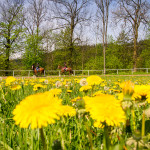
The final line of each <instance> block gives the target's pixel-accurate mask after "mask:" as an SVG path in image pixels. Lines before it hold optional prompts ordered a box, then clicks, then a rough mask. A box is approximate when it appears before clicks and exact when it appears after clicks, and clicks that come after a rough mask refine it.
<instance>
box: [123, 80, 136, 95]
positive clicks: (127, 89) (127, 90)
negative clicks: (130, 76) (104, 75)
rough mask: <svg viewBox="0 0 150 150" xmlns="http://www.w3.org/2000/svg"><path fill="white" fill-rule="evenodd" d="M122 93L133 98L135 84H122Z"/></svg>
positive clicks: (128, 82) (129, 82)
mask: <svg viewBox="0 0 150 150" xmlns="http://www.w3.org/2000/svg"><path fill="white" fill-rule="evenodd" d="M122 91H123V94H124V95H125V96H126V95H128V96H132V94H133V93H134V83H132V82H131V81H126V82H124V83H123V84H122Z"/></svg>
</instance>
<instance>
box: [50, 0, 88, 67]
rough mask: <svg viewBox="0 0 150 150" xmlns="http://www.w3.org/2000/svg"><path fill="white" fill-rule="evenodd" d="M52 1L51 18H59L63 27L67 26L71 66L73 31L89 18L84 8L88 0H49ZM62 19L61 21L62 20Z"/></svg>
mask: <svg viewBox="0 0 150 150" xmlns="http://www.w3.org/2000/svg"><path fill="white" fill-rule="evenodd" d="M49 1H52V2H53V3H54V8H53V12H54V16H53V17H52V18H54V19H57V20H61V23H62V26H63V27H69V30H70V33H69V47H68V48H69V51H70V59H69V63H70V65H71V67H72V65H73V64H72V58H73V52H74V46H73V44H74V41H75V38H74V31H75V28H76V26H77V25H79V24H81V23H83V22H85V21H87V20H88V19H89V15H88V11H87V10H86V8H87V6H88V4H89V0H63V1H62V0H49ZM62 20H63V21H62Z"/></svg>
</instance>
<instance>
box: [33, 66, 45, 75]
mask: <svg viewBox="0 0 150 150" xmlns="http://www.w3.org/2000/svg"><path fill="white" fill-rule="evenodd" d="M32 69H33V72H34V74H35V75H36V76H37V73H38V72H39V73H40V75H42V74H44V68H41V67H40V68H38V70H37V69H36V67H35V65H32Z"/></svg>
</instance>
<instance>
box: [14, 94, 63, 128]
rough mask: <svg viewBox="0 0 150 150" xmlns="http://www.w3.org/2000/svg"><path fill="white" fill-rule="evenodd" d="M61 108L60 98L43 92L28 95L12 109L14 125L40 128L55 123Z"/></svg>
mask: <svg viewBox="0 0 150 150" xmlns="http://www.w3.org/2000/svg"><path fill="white" fill-rule="evenodd" d="M60 109H61V100H59V99H58V97H53V96H52V95H49V96H47V95H46V94H45V93H39V94H35V95H30V96H28V97H26V98H25V99H24V100H22V101H21V102H20V104H18V105H17V106H16V108H15V109H14V110H13V114H14V117H13V119H14V120H15V124H16V125H20V127H21V128H27V127H28V126H29V125H30V124H31V128H32V129H34V128H41V127H42V126H47V125H48V124H52V123H55V119H59V116H58V115H57V114H58V113H59V111H60Z"/></svg>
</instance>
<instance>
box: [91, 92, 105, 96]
mask: <svg viewBox="0 0 150 150" xmlns="http://www.w3.org/2000/svg"><path fill="white" fill-rule="evenodd" d="M102 94H104V93H102V91H97V92H95V93H94V94H93V96H99V95H102Z"/></svg>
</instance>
